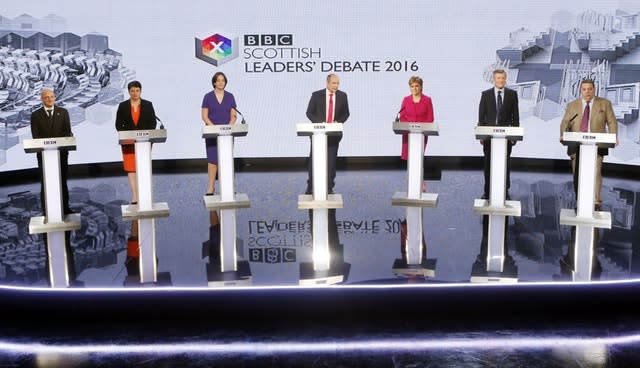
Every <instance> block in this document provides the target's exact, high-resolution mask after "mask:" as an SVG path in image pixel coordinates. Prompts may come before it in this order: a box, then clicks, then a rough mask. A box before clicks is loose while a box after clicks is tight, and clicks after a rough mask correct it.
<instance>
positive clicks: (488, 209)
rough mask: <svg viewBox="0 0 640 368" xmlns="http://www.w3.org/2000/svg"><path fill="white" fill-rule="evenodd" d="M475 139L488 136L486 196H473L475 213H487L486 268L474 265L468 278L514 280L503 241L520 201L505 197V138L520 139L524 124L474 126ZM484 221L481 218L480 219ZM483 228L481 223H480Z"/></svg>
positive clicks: (514, 270)
mask: <svg viewBox="0 0 640 368" xmlns="http://www.w3.org/2000/svg"><path fill="white" fill-rule="evenodd" d="M475 134H476V138H477V139H491V167H490V170H491V174H490V184H491V185H490V188H489V190H490V193H489V199H488V200H487V199H476V200H475V201H474V203H473V209H474V211H475V213H477V214H479V215H483V216H487V217H488V218H487V219H486V220H487V222H488V225H487V229H486V234H484V229H483V241H484V240H485V235H486V242H487V258H486V270H485V269H476V268H475V267H474V269H473V270H472V272H471V280H470V281H471V282H490V281H497V282H513V281H517V280H518V276H517V275H518V269H517V267H516V266H515V265H513V264H508V265H505V256H506V254H505V248H506V247H505V242H506V230H507V229H506V228H507V217H508V216H520V201H511V200H506V198H505V195H506V175H507V141H518V140H522V137H523V135H524V128H521V127H509V126H477V127H476V129H475ZM483 222H484V221H483ZM483 228H484V226H483Z"/></svg>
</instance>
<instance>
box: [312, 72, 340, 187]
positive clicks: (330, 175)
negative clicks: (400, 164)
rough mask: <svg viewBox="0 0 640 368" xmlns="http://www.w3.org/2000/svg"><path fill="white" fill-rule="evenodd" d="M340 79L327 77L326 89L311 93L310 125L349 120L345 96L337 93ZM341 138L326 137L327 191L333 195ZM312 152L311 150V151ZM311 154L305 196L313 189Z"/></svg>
mask: <svg viewBox="0 0 640 368" xmlns="http://www.w3.org/2000/svg"><path fill="white" fill-rule="evenodd" d="M339 86H340V78H338V76H337V75H335V74H329V75H328V76H327V88H324V89H321V90H319V91H315V92H313V94H311V99H310V100H309V106H308V107H307V118H309V120H311V122H312V123H314V124H317V123H324V122H327V123H344V122H346V121H347V119H348V118H349V102H348V100H347V94H346V93H344V92H342V91H339V90H338V87H339ZM340 139H342V136H329V137H327V181H328V183H327V190H328V191H329V194H331V193H333V187H334V185H335V179H336V160H337V158H338V145H339V144H340ZM312 151H313V150H312ZM312 166H313V165H312V161H311V154H309V179H308V180H307V190H306V191H305V193H306V194H311V193H312V189H313V173H312Z"/></svg>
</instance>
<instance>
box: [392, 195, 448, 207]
mask: <svg viewBox="0 0 640 368" xmlns="http://www.w3.org/2000/svg"><path fill="white" fill-rule="evenodd" d="M391 204H392V205H393V206H404V207H425V208H435V207H437V206H438V194H437V193H421V195H420V198H419V199H416V198H409V197H407V192H396V193H395V194H394V195H393V197H391Z"/></svg>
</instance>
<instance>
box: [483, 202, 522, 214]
mask: <svg viewBox="0 0 640 368" xmlns="http://www.w3.org/2000/svg"><path fill="white" fill-rule="evenodd" d="M473 211H474V212H475V213H476V214H477V215H501V216H516V217H519V216H520V213H521V208H520V201H504V206H491V202H490V201H489V200H487V199H475V200H474V201H473Z"/></svg>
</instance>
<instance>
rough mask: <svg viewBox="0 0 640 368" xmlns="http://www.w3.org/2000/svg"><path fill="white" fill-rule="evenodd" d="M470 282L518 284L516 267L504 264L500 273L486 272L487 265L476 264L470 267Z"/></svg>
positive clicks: (507, 263)
mask: <svg viewBox="0 0 640 368" xmlns="http://www.w3.org/2000/svg"><path fill="white" fill-rule="evenodd" d="M469 281H470V282H483V283H489V282H497V283H515V282H518V266H516V265H515V264H510V263H509V262H505V264H504V266H503V269H502V272H497V271H487V265H486V264H484V263H483V262H476V263H474V264H473V266H472V267H471V278H470V279H469Z"/></svg>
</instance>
